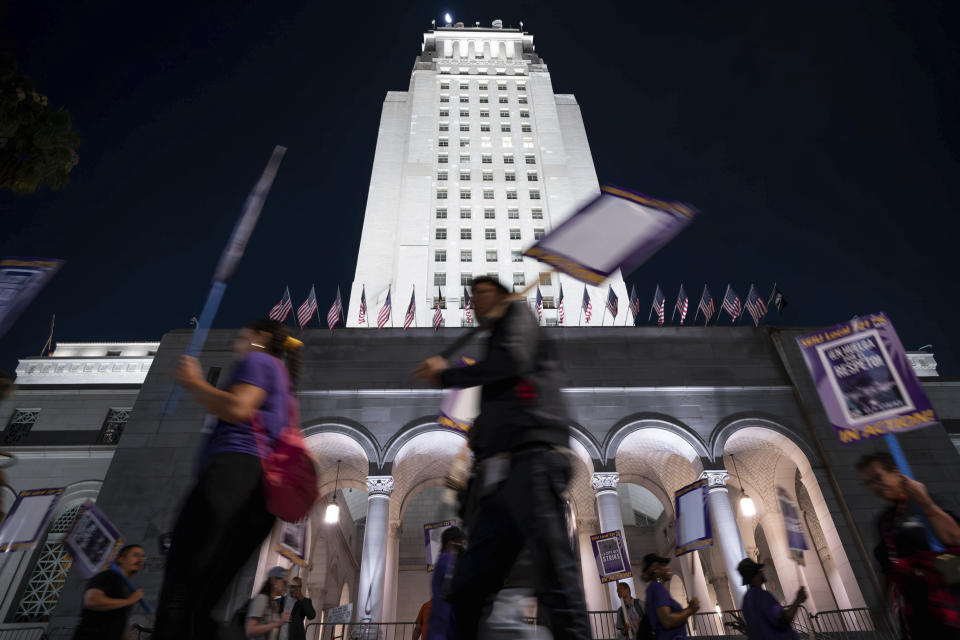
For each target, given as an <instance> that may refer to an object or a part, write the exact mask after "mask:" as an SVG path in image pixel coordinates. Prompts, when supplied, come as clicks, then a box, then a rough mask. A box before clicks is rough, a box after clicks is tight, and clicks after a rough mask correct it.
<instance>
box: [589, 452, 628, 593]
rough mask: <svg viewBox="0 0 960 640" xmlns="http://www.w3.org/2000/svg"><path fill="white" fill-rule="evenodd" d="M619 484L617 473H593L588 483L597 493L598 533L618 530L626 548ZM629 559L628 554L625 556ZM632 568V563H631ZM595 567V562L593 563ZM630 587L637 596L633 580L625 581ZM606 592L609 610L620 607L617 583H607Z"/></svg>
mask: <svg viewBox="0 0 960 640" xmlns="http://www.w3.org/2000/svg"><path fill="white" fill-rule="evenodd" d="M619 483H620V474H619V473H617V472H615V471H614V472H601V473H594V474H593V478H592V480H591V481H590V485H591V486H592V487H593V490H594V491H596V492H597V517H598V518H599V519H600V533H606V532H607V531H615V530H617V529H619V530H620V535H622V536H623V546H624V548H626V546H627V536H626V533H625V532H624V531H623V517H622V516H621V515H620V499H619V498H618V497H617V484H619ZM592 548H593V545H591V552H590V554H591V555H593V551H592ZM627 556H628V558H629V553H628V554H627ZM631 566H633V563H631ZM594 567H596V562H594ZM626 582H627V583H628V584H629V585H630V589H631V591H632V592H633V595H634V596H636V595H637V587H636V584H635V583H634V581H633V580H627V581H626ZM607 591H608V595H609V597H610V604H611V608H613V609H616V608H617V607H619V606H620V598H619V597H618V596H617V583H616V582H608V583H607Z"/></svg>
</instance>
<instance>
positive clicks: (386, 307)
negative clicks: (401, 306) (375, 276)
mask: <svg viewBox="0 0 960 640" xmlns="http://www.w3.org/2000/svg"><path fill="white" fill-rule="evenodd" d="M392 313H393V307H392V306H391V305H390V287H389V286H388V287H387V299H386V300H384V301H383V306H382V307H380V313H378V314H377V329H383V327H384V326H386V324H387V320H389V319H390V316H391V315H392Z"/></svg>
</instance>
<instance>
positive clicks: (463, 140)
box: [460, 138, 470, 147]
mask: <svg viewBox="0 0 960 640" xmlns="http://www.w3.org/2000/svg"><path fill="white" fill-rule="evenodd" d="M460 146H461V147H469V146H470V138H460Z"/></svg>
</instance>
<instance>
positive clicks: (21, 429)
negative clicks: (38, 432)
mask: <svg viewBox="0 0 960 640" xmlns="http://www.w3.org/2000/svg"><path fill="white" fill-rule="evenodd" d="M39 418H40V409H14V410H13V415H12V416H10V421H9V422H7V428H6V429H5V430H4V431H3V444H17V443H18V442H21V441H22V440H24V439H25V438H26V437H27V434H28V433H30V430H31V429H33V425H35V424H36V423H37V420H38V419H39Z"/></svg>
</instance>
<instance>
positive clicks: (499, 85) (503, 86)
mask: <svg viewBox="0 0 960 640" xmlns="http://www.w3.org/2000/svg"><path fill="white" fill-rule="evenodd" d="M506 90H507V83H505V82H498V83H497V91H506Z"/></svg>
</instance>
